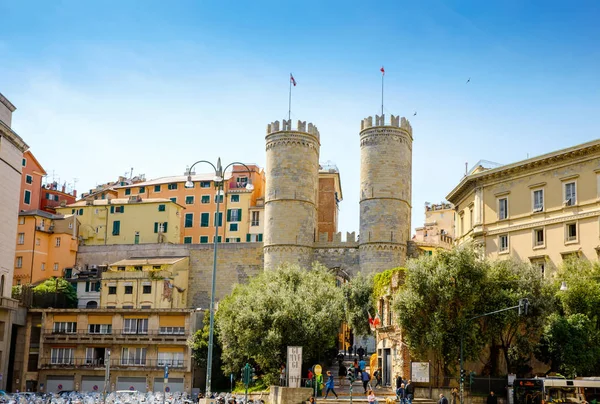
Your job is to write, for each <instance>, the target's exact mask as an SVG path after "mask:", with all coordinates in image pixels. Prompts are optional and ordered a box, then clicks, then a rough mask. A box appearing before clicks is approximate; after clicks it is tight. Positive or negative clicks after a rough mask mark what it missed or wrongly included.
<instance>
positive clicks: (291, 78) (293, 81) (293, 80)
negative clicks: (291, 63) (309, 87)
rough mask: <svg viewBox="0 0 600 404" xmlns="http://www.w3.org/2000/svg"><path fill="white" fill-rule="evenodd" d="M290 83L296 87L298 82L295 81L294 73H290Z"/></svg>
mask: <svg viewBox="0 0 600 404" xmlns="http://www.w3.org/2000/svg"><path fill="white" fill-rule="evenodd" d="M290 81H291V82H292V84H293V85H294V87H296V80H295V79H294V76H293V75H292V73H290Z"/></svg>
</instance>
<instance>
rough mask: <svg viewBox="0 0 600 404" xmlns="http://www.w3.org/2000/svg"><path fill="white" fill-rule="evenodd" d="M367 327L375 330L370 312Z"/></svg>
mask: <svg viewBox="0 0 600 404" xmlns="http://www.w3.org/2000/svg"><path fill="white" fill-rule="evenodd" d="M369 328H371V330H375V326H374V325H373V317H371V313H369Z"/></svg>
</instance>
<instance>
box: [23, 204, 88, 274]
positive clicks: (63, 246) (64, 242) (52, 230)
mask: <svg viewBox="0 0 600 404" xmlns="http://www.w3.org/2000/svg"><path fill="white" fill-rule="evenodd" d="M78 225H79V222H78V221H77V220H76V217H75V216H66V217H65V216H62V215H53V214H51V213H48V212H44V211H42V210H31V211H25V212H20V213H19V222H18V225H17V248H16V252H15V270H14V274H13V281H14V284H15V285H23V284H29V283H36V282H39V281H42V280H45V279H48V278H50V277H52V276H62V275H63V271H64V269H65V268H72V267H73V266H74V265H75V259H76V255H77V244H78V243H77V230H78Z"/></svg>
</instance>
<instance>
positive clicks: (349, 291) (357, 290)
mask: <svg viewBox="0 0 600 404" xmlns="http://www.w3.org/2000/svg"><path fill="white" fill-rule="evenodd" d="M342 290H343V292H344V313H345V316H346V323H347V324H348V325H349V326H350V328H351V329H352V331H353V332H354V334H355V335H369V334H370V333H371V329H370V327H369V321H368V319H369V313H374V311H375V307H374V304H373V303H374V299H373V277H372V276H367V275H364V274H362V273H358V274H357V275H356V276H355V277H354V278H352V280H351V281H350V282H348V283H346V284H344V287H343V289H342Z"/></svg>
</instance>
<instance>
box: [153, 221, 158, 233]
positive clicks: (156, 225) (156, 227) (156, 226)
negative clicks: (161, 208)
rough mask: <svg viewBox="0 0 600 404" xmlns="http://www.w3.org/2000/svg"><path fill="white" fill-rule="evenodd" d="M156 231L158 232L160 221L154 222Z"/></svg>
mask: <svg viewBox="0 0 600 404" xmlns="http://www.w3.org/2000/svg"><path fill="white" fill-rule="evenodd" d="M154 232H155V233H158V222H154Z"/></svg>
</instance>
